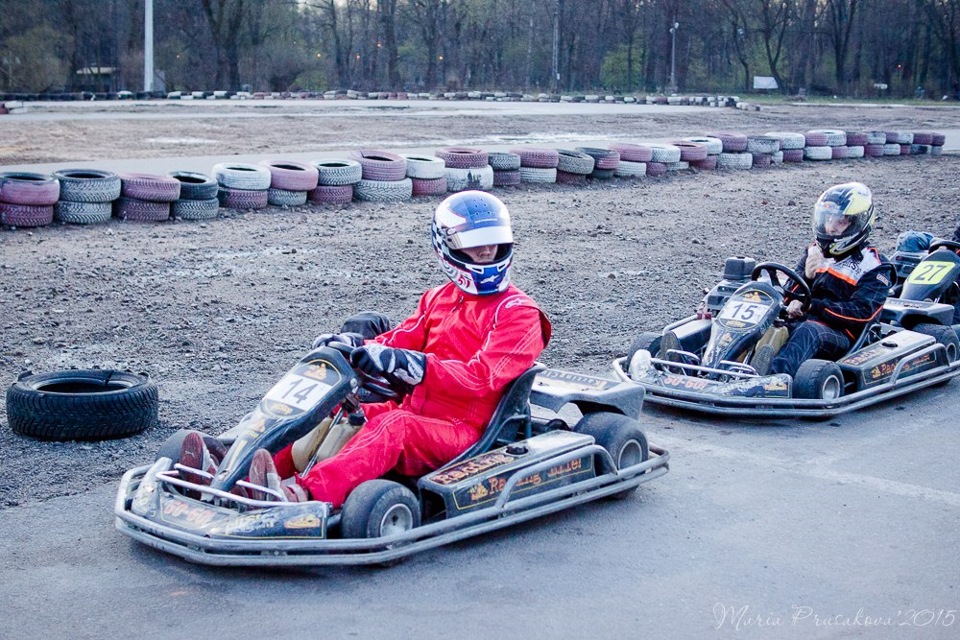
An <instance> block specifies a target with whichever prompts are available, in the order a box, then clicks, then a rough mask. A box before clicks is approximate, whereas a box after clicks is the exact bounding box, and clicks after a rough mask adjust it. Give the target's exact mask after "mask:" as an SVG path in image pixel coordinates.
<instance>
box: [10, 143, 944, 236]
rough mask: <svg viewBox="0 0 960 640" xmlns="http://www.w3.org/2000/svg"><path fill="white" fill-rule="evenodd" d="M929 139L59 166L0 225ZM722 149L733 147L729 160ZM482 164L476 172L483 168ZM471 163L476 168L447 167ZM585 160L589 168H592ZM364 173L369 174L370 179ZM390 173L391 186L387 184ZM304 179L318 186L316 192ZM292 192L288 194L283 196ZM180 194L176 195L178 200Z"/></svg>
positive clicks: (22, 181)
mask: <svg viewBox="0 0 960 640" xmlns="http://www.w3.org/2000/svg"><path fill="white" fill-rule="evenodd" d="M945 139H946V136H945V135H944V134H943V133H940V132H936V131H916V132H912V131H903V130H891V131H842V130H839V129H812V130H810V131H807V132H806V133H797V132H789V131H770V132H767V133H766V134H763V135H749V136H748V135H745V134H741V133H734V132H717V133H712V134H707V135H700V136H691V137H686V138H681V139H679V140H677V141H676V142H674V143H668V144H663V143H652V142H645V143H633V142H617V141H615V142H611V143H610V144H609V145H608V146H609V148H597V147H577V148H575V149H572V150H571V149H559V150H557V149H552V148H540V147H517V148H514V149H511V150H510V151H489V152H488V151H484V150H483V149H479V148H475V147H444V148H441V149H438V150H437V151H436V155H435V156H420V155H413V154H407V155H398V154H395V153H392V152H389V151H383V150H358V151H355V152H352V153H351V155H352V158H347V159H329V160H328V159H324V160H315V161H311V162H309V163H301V162H296V161H292V160H290V161H288V160H269V161H262V162H260V163H259V164H256V165H251V164H243V163H219V164H216V165H214V167H213V169H212V175H213V177H210V176H207V175H206V174H203V173H198V172H193V171H171V172H170V173H169V174H167V175H155V174H148V173H130V174H120V175H118V174H115V173H112V172H110V171H101V170H97V169H86V168H79V169H62V170H58V171H56V172H54V173H53V174H51V175H46V174H41V173H30V172H6V173H0V224H2V225H6V226H8V227H11V228H17V227H28V228H29V227H40V226H45V225H48V224H50V223H51V222H53V221H54V220H56V221H58V222H61V223H64V224H102V223H104V222H108V221H109V219H110V217H111V216H115V217H117V218H119V219H122V220H138V221H163V220H168V219H170V218H171V217H173V218H176V219H181V220H206V219H210V218H214V217H217V216H218V215H219V210H220V208H231V209H239V210H258V209H263V208H265V207H267V206H268V205H273V206H278V207H290V206H302V205H305V204H307V203H308V202H309V203H310V204H312V205H329V204H335V205H344V204H349V203H351V202H353V201H354V200H355V199H356V200H361V201H372V202H396V201H402V200H406V199H409V198H411V197H414V196H417V197H420V196H431V195H436V196H439V195H442V194H444V193H446V192H447V191H461V190H464V189H481V190H490V189H493V188H497V187H510V186H517V185H520V184H522V183H524V182H526V183H540V184H549V183H562V184H582V183H583V182H584V177H589V178H593V179H601V180H605V179H611V178H614V177H618V178H635V177H642V176H651V177H660V176H663V175H666V174H667V173H668V172H674V171H681V170H684V169H688V168H692V169H696V170H700V171H702V170H708V171H711V170H714V169H749V168H753V167H757V168H766V167H770V166H774V165H779V164H782V163H787V162H789V163H797V162H803V161H804V160H817V161H827V160H847V159H859V158H879V157H883V156H905V155H931V156H939V155H941V154H942V153H943V144H944V142H945ZM731 149H742V151H732V150H731ZM484 159H486V160H487V162H486V163H484V164H482V165H481V164H480V163H481V161H482V160H484ZM448 161H449V163H451V164H452V165H477V166H448V164H447V163H448ZM591 163H592V164H591ZM370 176H373V177H370ZM394 176H400V177H399V178H398V179H396V180H388V179H385V178H389V177H394ZM314 178H315V179H316V183H314ZM290 187H294V188H290ZM178 196H179V197H178Z"/></svg>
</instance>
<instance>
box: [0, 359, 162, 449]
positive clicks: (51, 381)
mask: <svg viewBox="0 0 960 640" xmlns="http://www.w3.org/2000/svg"><path fill="white" fill-rule="evenodd" d="M158 404H159V403H158V399H157V386H156V385H155V384H154V383H153V382H151V381H150V380H149V378H147V377H146V376H142V375H136V374H133V373H128V372H125V371H112V370H100V369H77V370H71V371H54V372H51V373H38V374H25V375H22V376H21V377H20V379H19V380H17V381H16V382H15V383H13V384H12V385H11V386H10V387H9V388H8V389H7V419H8V421H9V423H10V428H11V429H13V431H14V432H15V433H19V434H21V435H25V436H30V437H33V438H38V439H41V440H104V439H107V438H120V437H124V436H129V435H133V434H135V433H140V432H141V431H143V430H144V429H148V428H150V427H152V426H154V425H156V424H157V407H158Z"/></svg>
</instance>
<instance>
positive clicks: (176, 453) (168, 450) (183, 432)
mask: <svg viewBox="0 0 960 640" xmlns="http://www.w3.org/2000/svg"><path fill="white" fill-rule="evenodd" d="M190 433H199V434H200V435H201V436H203V441H204V442H206V443H207V447H208V448H210V447H213V446H214V445H215V443H214V442H213V441H214V440H217V438H215V437H213V436H211V435H207V434H206V433H202V432H200V431H195V430H194V429H180V430H178V431H177V432H176V433H174V434H173V435H172V436H170V437H169V438H167V439H166V440H164V441H163V444H162V445H160V448H159V449H157V455H156V456H155V457H154V461H156V460H159V459H160V458H170V459H171V460H173V464H177V463H178V462H180V448H181V447H182V446H183V439H184V438H186V437H187V434H190ZM220 446H222V447H225V448H228V447H227V445H225V444H224V443H223V442H221V443H220Z"/></svg>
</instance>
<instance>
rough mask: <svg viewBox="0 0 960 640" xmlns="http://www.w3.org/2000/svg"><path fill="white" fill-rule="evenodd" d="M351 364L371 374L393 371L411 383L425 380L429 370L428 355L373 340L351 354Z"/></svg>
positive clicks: (379, 374)
mask: <svg viewBox="0 0 960 640" xmlns="http://www.w3.org/2000/svg"><path fill="white" fill-rule="evenodd" d="M350 364H352V365H353V366H354V367H356V368H357V369H359V370H360V371H363V372H364V373H366V374H367V375H370V376H381V375H383V374H384V373H392V374H393V375H395V376H397V377H398V378H400V379H401V380H403V381H404V382H406V383H407V384H409V385H412V386H415V385H418V384H420V383H421V382H423V376H424V374H425V373H426V371H427V356H426V354H424V353H421V352H419V351H412V350H410V349H394V348H393V347H385V346H383V345H382V344H378V343H376V342H371V343H370V344H368V345H366V346H363V347H358V348H357V349H354V350H353V353H352V354H350Z"/></svg>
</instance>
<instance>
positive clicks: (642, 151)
mask: <svg viewBox="0 0 960 640" xmlns="http://www.w3.org/2000/svg"><path fill="white" fill-rule="evenodd" d="M610 148H611V149H612V150H613V151H616V152H617V153H619V154H620V160H621V161H623V160H626V161H627V162H650V161H651V160H653V149H651V148H650V147H648V146H647V145H643V144H632V143H629V142H611V143H610ZM718 153H719V152H718Z"/></svg>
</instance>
